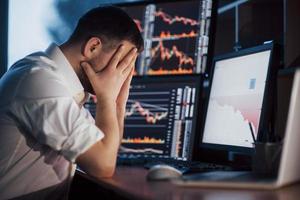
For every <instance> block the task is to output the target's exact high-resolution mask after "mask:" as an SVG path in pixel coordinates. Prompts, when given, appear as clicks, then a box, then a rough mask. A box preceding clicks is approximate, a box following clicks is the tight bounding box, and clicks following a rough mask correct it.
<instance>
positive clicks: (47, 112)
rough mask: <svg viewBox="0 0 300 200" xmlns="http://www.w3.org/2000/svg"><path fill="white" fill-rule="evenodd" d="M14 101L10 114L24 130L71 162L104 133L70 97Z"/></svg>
mask: <svg viewBox="0 0 300 200" xmlns="http://www.w3.org/2000/svg"><path fill="white" fill-rule="evenodd" d="M18 101H23V100H22V99H20V100H18ZM14 104H15V106H14V109H13V112H12V114H13V115H14V116H15V118H16V120H18V121H19V124H21V128H23V129H24V131H23V132H24V133H25V134H27V135H30V136H33V137H34V138H35V139H36V140H37V141H38V142H39V143H41V144H44V145H48V146H49V147H51V148H52V149H53V150H56V151H59V152H60V153H61V154H62V155H63V156H64V157H65V158H66V159H67V160H69V161H71V162H75V160H76V158H77V157H78V156H79V155H80V154H82V153H84V152H85V151H86V150H88V149H89V148H90V147H91V146H92V145H93V144H95V143H96V142H97V141H99V140H100V139H102V138H103V137H104V134H103V132H102V131H101V130H100V129H99V128H98V127H97V126H96V125H95V123H94V120H93V118H92V117H91V115H90V114H89V113H88V111H86V110H85V109H84V108H80V107H79V106H78V105H77V104H76V102H75V101H74V99H73V98H71V97H56V98H44V99H34V100H28V99H26V100H24V101H23V102H14ZM20 105H22V106H20Z"/></svg>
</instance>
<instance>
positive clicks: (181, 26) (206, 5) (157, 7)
mask: <svg viewBox="0 0 300 200" xmlns="http://www.w3.org/2000/svg"><path fill="white" fill-rule="evenodd" d="M122 8H123V9H124V10H125V11H126V12H127V13H128V14H129V15H130V16H131V17H132V18H133V19H134V21H135V22H136V24H137V26H138V27H139V29H140V31H141V32H142V35H143V38H144V40H145V49H144V51H143V52H142V53H141V55H140V57H139V60H138V62H137V65H136V75H167V74H168V75H174V74H193V73H204V72H205V69H206V65H207V57H208V55H207V54H208V44H209V30H210V24H211V13H212V11H211V10H212V0H200V1H195V0H192V1H176V2H175V1H173V2H172V1H171V2H160V3H156V4H145V5H130V4H128V5H126V6H123V7H122Z"/></svg>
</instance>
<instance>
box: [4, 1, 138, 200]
mask: <svg viewBox="0 0 300 200" xmlns="http://www.w3.org/2000/svg"><path fill="white" fill-rule="evenodd" d="M142 48H143V39H142V37H141V34H140V32H139V30H138V28H137V27H136V25H135V23H134V22H133V20H132V19H131V18H130V17H129V16H128V15H127V14H126V13H125V12H123V11H122V10H120V9H118V8H115V7H98V8H95V9H92V10H91V11H89V12H88V13H86V14H85V15H84V16H83V17H82V18H81V19H80V20H79V22H78V24H77V27H76V29H75V31H74V32H73V34H72V35H71V37H70V38H69V40H68V41H67V42H65V43H64V44H62V45H61V46H56V45H55V44H52V45H51V46H50V47H49V48H48V49H47V50H46V51H45V52H38V53H34V54H31V55H29V56H27V57H25V58H24V59H21V60H20V61H18V62H17V63H15V64H14V65H13V66H12V67H11V68H10V69H9V70H8V72H7V73H6V74H5V75H4V76H3V77H2V78H1V80H0V96H1V99H0V199H8V198H15V197H17V198H20V199H33V198H38V199H62V198H64V197H66V194H67V192H68V188H69V185H70V180H71V179H72V176H73V175H74V169H75V166H74V163H76V164H78V165H79V167H80V168H82V169H83V170H85V171H86V172H87V173H88V174H90V175H91V176H94V177H96V178H103V177H111V176H112V175H113V173H114V170H115V165H116V157H117V151H118V148H119V144H120V141H121V138H122V134H123V123H124V115H125V106H126V101H127V98H128V93H129V86H130V81H131V78H132V75H133V70H134V64H135V61H136V58H137V55H138V53H139V52H140V51H141V50H142ZM87 92H89V93H92V94H95V95H96V97H97V105H96V118H95V120H94V119H93V118H92V117H91V115H90V113H89V112H88V111H87V110H86V109H84V108H83V104H84V102H85V101H86V99H87V97H88V95H87Z"/></svg>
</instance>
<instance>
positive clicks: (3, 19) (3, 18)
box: [0, 0, 8, 78]
mask: <svg viewBox="0 0 300 200" xmlns="http://www.w3.org/2000/svg"><path fill="white" fill-rule="evenodd" d="M0 29H1V35H0V47H1V48H0V78H1V76H2V75H3V74H4V73H5V72H6V71H7V59H8V48H7V45H8V0H2V1H0Z"/></svg>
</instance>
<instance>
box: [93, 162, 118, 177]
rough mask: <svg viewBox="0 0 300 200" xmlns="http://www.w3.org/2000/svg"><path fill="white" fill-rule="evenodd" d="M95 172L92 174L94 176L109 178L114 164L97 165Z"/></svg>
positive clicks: (114, 167)
mask: <svg viewBox="0 0 300 200" xmlns="http://www.w3.org/2000/svg"><path fill="white" fill-rule="evenodd" d="M97 168H98V169H97V170H96V173H94V174H93V176H95V177H96V178H99V179H102V178H111V177H112V176H113V175H114V173H115V169H116V166H115V165H103V163H102V165H101V166H99V167H97Z"/></svg>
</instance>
